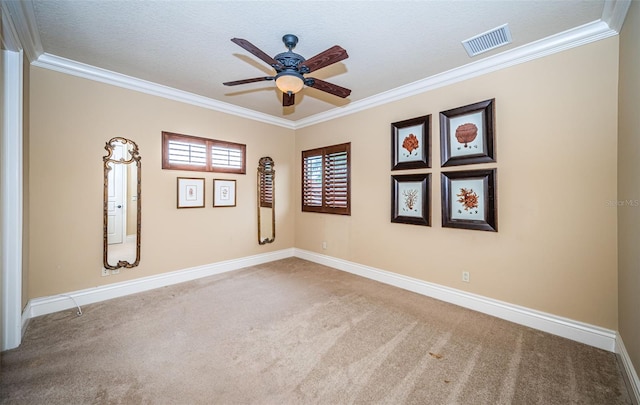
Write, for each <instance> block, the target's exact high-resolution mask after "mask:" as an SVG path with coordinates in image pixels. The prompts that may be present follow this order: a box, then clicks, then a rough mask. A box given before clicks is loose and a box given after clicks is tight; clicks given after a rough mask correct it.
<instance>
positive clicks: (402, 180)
mask: <svg viewBox="0 0 640 405" xmlns="http://www.w3.org/2000/svg"><path fill="white" fill-rule="evenodd" d="M430 189H431V174H430V173H421V174H406V175H395V176H391V222H398V223H403V224H413V225H425V226H431V206H430V201H431V196H430Z"/></svg>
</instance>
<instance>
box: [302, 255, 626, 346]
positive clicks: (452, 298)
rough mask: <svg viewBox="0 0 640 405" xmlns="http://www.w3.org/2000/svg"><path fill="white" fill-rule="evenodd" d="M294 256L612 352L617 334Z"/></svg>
mask: <svg viewBox="0 0 640 405" xmlns="http://www.w3.org/2000/svg"><path fill="white" fill-rule="evenodd" d="M295 256H296V257H299V258H301V259H305V260H309V261H311V262H314V263H319V264H323V265H325V266H329V267H333V268H335V269H338V270H342V271H346V272H349V273H353V274H356V275H358V276H362V277H366V278H369V279H372V280H376V281H379V282H381V283H385V284H389V285H392V286H395V287H399V288H402V289H405V290H409V291H412V292H415V293H418V294H422V295H425V296H427V297H432V298H436V299H438V300H441V301H445V302H449V303H452V304H455V305H459V306H461V307H465V308H469V309H472V310H474V311H478V312H482V313H485V314H488V315H492V316H495V317H497V318H501V319H505V320H507V321H511V322H514V323H517V324H520V325H524V326H528V327H531V328H534V329H538V330H541V331H544V332H548V333H551V334H553V335H557V336H562V337H565V338H567V339H571V340H574V341H577V342H581V343H585V344H588V345H590V346H594V347H597V348H600V349H604V350H607V351H610V352H614V351H615V347H616V335H617V334H616V332H615V331H612V330H609V329H604V328H601V327H598V326H594V325H589V324H586V323H582V322H578V321H574V320H571V319H567V318H562V317H559V316H555V315H551V314H547V313H544V312H540V311H536V310H533V309H529V308H524V307H520V306H517V305H513V304H509V303H506V302H502V301H498V300H494V299H491V298H486V297H483V296H480V295H475V294H471V293H468V292H465V291H460V290H456V289H454V288H449V287H444V286H441V285H438V284H433V283H429V282H426V281H422V280H418V279H415V278H411V277H407V276H403V275H400V274H396V273H391V272H388V271H385V270H380V269H376V268H373V267H369V266H364V265H361V264H357V263H353V262H349V261H346V260H342V259H336V258H334V257H330V256H325V255H321V254H318V253H314V252H310V251H307V250H302V249H295Z"/></svg>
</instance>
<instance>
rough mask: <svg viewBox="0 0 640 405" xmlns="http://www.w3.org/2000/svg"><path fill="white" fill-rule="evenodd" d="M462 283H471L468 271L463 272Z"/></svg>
mask: <svg viewBox="0 0 640 405" xmlns="http://www.w3.org/2000/svg"><path fill="white" fill-rule="evenodd" d="M462 281H464V282H465V283H468V282H469V272H468V271H463V272H462Z"/></svg>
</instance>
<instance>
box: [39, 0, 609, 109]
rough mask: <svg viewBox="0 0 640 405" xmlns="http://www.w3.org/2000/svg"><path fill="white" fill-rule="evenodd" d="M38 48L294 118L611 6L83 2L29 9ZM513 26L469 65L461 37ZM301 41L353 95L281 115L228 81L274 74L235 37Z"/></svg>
mask: <svg viewBox="0 0 640 405" xmlns="http://www.w3.org/2000/svg"><path fill="white" fill-rule="evenodd" d="M30 4H31V5H32V7H33V16H34V17H35V23H34V25H35V28H36V31H37V36H39V39H38V40H39V42H40V43H41V46H42V50H43V51H44V53H45V54H48V55H55V56H57V57H62V58H66V59H70V60H72V61H75V62H80V63H83V64H87V65H90V66H93V67H99V68H102V69H106V70H109V71H112V72H116V73H120V74H123V75H127V76H131V77H134V78H137V79H142V80H146V81H150V82H153V83H157V84H161V85H164V86H168V87H170V88H174V89H179V90H182V91H186V92H189V93H193V94H196V95H199V96H203V97H206V98H209V99H212V100H218V101H220V102H224V103H229V104H233V105H236V106H240V107H244V108H247V109H250V110H253V111H257V112H260V113H264V114H269V115H272V116H275V117H279V118H284V119H287V120H291V121H297V120H300V119H304V118H307V117H310V116H314V115H316V114H320V113H324V112H326V111H329V110H333V109H336V108H343V107H348V106H349V104H352V103H355V102H358V101H360V100H363V99H367V98H370V97H372V96H376V95H379V94H381V93H384V92H387V91H389V90H393V89H396V88H398V87H400V86H403V85H407V84H409V83H412V82H416V81H419V80H421V79H424V78H428V77H431V76H434V75H437V74H439V73H442V72H447V71H450V70H451V69H454V68H457V67H460V66H464V65H467V64H470V63H472V62H476V61H478V60H481V59H483V58H486V57H489V56H492V55H495V54H498V53H503V52H505V51H507V52H508V51H512V50H514V49H516V48H518V47H521V46H523V45H525V44H528V43H531V42H534V41H538V40H541V39H544V38H547V37H550V36H552V35H555V34H558V33H561V32H564V31H567V30H570V29H573V28H575V27H579V26H582V25H584V24H587V23H591V22H594V21H598V20H600V19H602V18H603V11H605V6H606V4H605V1H598V0H590V1H576V0H562V1H549V0H545V1H528V0H510V1H484V0H474V1H187V0H183V1H113V0H110V1H106V0H101V1H91V0H86V1H78V0H72V1H67V0H57V1H50V0H35V1H32V2H30ZM505 23H508V24H509V27H510V29H511V33H512V37H513V42H512V43H511V44H509V45H507V46H504V47H501V48H498V49H495V50H493V51H489V52H486V53H484V54H482V55H479V56H476V57H474V58H470V57H469V56H468V55H467V53H466V52H465V50H464V48H463V46H462V45H461V41H462V40H465V39H468V38H470V37H472V36H474V35H477V34H480V33H483V32H485V31H487V30H490V29H493V28H495V27H498V26H500V25H502V24H505ZM288 33H292V34H295V35H297V36H298V37H299V38H300V42H299V43H298V46H297V47H296V48H295V52H296V53H299V54H301V55H303V56H304V57H306V58H310V57H311V56H313V55H316V54H317V53H320V52H322V51H324V50H325V49H327V48H329V47H331V46H333V45H340V46H342V47H343V48H345V49H346V50H347V52H348V53H349V58H348V59H346V60H344V61H342V62H339V63H337V64H334V65H332V66H329V67H326V68H323V69H320V70H318V71H316V72H314V73H313V74H312V75H311V76H313V77H317V78H320V79H323V80H326V81H329V82H331V83H335V84H337V85H340V86H343V87H347V88H350V89H351V90H352V93H351V95H350V96H349V97H348V98H347V99H341V98H338V97H336V96H332V95H329V94H327V93H324V92H321V91H319V90H316V89H312V88H305V89H303V90H302V91H301V92H300V93H299V94H297V95H296V104H295V105H294V106H292V107H282V98H281V94H279V92H278V91H276V88H275V84H274V82H272V81H267V82H259V83H252V84H246V85H242V86H235V87H226V86H223V85H222V82H225V81H233V80H240V79H246V78H254V77H259V76H271V75H273V73H274V71H273V69H271V68H270V67H269V66H268V65H266V64H265V63H264V62H262V61H260V60H259V59H257V58H256V57H254V56H253V55H251V54H250V53H249V52H247V51H245V50H244V49H242V48H241V47H239V46H237V45H235V44H234V43H232V42H231V41H230V39H231V38H234V37H238V38H244V39H247V40H248V41H250V42H252V43H253V44H254V45H256V46H257V47H258V48H260V49H262V50H263V51H264V52H265V53H267V54H269V55H271V56H273V55H275V54H277V53H280V52H284V51H286V48H285V47H284V45H283V43H282V42H281V38H282V36H283V35H284V34H288Z"/></svg>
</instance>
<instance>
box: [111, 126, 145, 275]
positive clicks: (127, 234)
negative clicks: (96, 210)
mask: <svg viewBox="0 0 640 405" xmlns="http://www.w3.org/2000/svg"><path fill="white" fill-rule="evenodd" d="M104 148H105V149H106V151H107V155H106V156H103V158H102V160H103V163H104V196H103V211H104V212H103V219H104V220H103V255H102V262H103V266H104V268H105V269H109V270H114V269H118V268H120V267H125V268H131V267H135V266H137V265H138V264H139V263H140V230H141V217H142V210H141V176H140V175H141V162H140V154H139V152H138V145H136V143H135V142H133V141H131V140H129V139H126V138H121V137H115V138H111V140H109V142H107V143H106V145H105V147H104Z"/></svg>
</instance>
